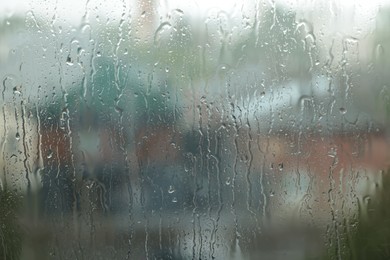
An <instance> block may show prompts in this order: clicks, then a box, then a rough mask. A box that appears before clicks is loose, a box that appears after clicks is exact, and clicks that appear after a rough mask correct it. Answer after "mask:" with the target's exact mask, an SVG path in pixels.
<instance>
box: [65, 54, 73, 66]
mask: <svg viewBox="0 0 390 260" xmlns="http://www.w3.org/2000/svg"><path fill="white" fill-rule="evenodd" d="M66 64H68V65H69V66H73V62H72V59H71V58H70V56H68V57H67V58H66Z"/></svg>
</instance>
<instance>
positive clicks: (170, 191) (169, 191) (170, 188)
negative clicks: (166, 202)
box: [168, 185, 175, 194]
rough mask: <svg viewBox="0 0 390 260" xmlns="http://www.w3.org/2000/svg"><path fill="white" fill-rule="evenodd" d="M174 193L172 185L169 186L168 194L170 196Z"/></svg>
mask: <svg viewBox="0 0 390 260" xmlns="http://www.w3.org/2000/svg"><path fill="white" fill-rule="evenodd" d="M174 192H175V188H174V187H173V186H172V185H169V189H168V193H170V194H172V193H174Z"/></svg>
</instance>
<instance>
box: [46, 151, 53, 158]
mask: <svg viewBox="0 0 390 260" xmlns="http://www.w3.org/2000/svg"><path fill="white" fill-rule="evenodd" d="M46 157H47V158H48V159H50V158H52V157H53V151H52V150H49V151H47V156H46Z"/></svg>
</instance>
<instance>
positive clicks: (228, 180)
mask: <svg viewBox="0 0 390 260" xmlns="http://www.w3.org/2000/svg"><path fill="white" fill-rule="evenodd" d="M225 183H226V185H230V183H231V180H230V177H228V178H227V179H226V182H225Z"/></svg>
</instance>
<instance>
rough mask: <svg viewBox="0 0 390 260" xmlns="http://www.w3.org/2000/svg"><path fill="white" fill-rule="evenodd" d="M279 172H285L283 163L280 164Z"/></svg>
mask: <svg viewBox="0 0 390 260" xmlns="http://www.w3.org/2000/svg"><path fill="white" fill-rule="evenodd" d="M279 171H283V163H279Z"/></svg>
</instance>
